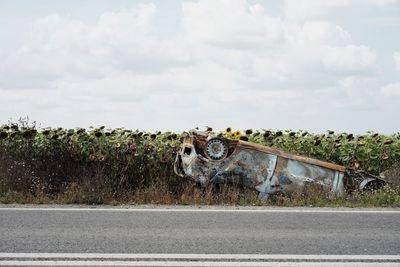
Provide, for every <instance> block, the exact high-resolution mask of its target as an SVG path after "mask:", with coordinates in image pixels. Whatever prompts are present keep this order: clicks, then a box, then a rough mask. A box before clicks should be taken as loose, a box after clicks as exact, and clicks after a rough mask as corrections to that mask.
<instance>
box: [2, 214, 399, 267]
mask: <svg viewBox="0 0 400 267" xmlns="http://www.w3.org/2000/svg"><path fill="white" fill-rule="evenodd" d="M327 255H330V256H327ZM345 255H347V256H345ZM399 255H400V210H370V209H368V210H365V209H361V210H356V209H316V208H315V209H314V208H313V209H304V208H287V209H280V208H279V209H278V208H265V207H264V208H252V209H250V208H241V209H232V208H223V207H217V208H200V209H199V208H190V207H189V208H174V207H172V208H171V207H169V208H165V207H162V208H160V207H158V208H141V207H139V208H132V207H130V208H112V207H111V208H104V207H100V208H80V207H77V208H75V207H67V208H65V207H63V206H55V207H44V208H43V207H40V206H38V207H30V206H29V207H26V206H22V207H10V206H0V265H7V264H9V265H13V264H15V265H23V264H26V265H34V264H37V265H46V264H49V265H57V264H61V265H62V264H63V263H65V264H67V263H71V262H74V264H76V265H80V264H83V265H91V263H93V265H99V263H102V264H104V265H107V264H108V263H110V264H111V263H114V264H117V263H118V262H120V263H121V265H127V266H128V265H130V264H133V265H131V266H136V265H138V264H139V263H141V264H143V265H146V264H150V263H154V262H156V263H159V262H162V263H163V264H164V265H161V266H189V265H188V264H189V263H190V264H191V265H190V266H204V265H201V263H203V264H205V263H207V264H206V265H208V264H209V265H210V266H227V265H224V264H225V263H226V264H227V263H229V264H231V265H229V266H244V265H245V264H244V263H246V264H250V265H247V266H267V263H268V262H269V263H271V266H292V265H290V264H292V263H295V264H297V265H299V264H301V263H302V262H303V263H304V264H305V265H304V266H313V264H316V265H315V266H345V265H346V264H347V265H348V266H368V264H371V265H370V266H376V265H377V264H378V263H379V264H381V266H400V256H399ZM187 257H189V258H187ZM207 257H212V258H211V259H209V258H207ZM224 257H225V258H224ZM254 257H259V258H254ZM329 257H333V258H331V259H329ZM224 262H225V263H224ZM28 263H29V264H28ZM360 263H361V265H357V264H360ZM135 264H136V265H135ZM165 264H167V265H165ZM168 264H175V265H168ZM179 264H181V265H179ZM196 264H200V265H196ZM212 264H217V265H212ZM218 264H219V265H218ZM235 264H237V265H235ZM251 264H253V265H251ZM257 264H258V265H257ZM280 264H281V265H280ZM335 264H339V265H335ZM67 265H68V264H67ZM297 265H296V266H297ZM299 266H300V265H299Z"/></svg>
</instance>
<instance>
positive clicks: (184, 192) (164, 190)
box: [0, 120, 400, 207]
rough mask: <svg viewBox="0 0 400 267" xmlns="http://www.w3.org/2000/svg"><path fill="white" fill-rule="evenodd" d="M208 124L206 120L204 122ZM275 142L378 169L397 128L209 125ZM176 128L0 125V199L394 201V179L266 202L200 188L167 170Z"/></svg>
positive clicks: (398, 197)
mask: <svg viewBox="0 0 400 267" xmlns="http://www.w3.org/2000/svg"><path fill="white" fill-rule="evenodd" d="M207 130H208V131H212V129H211V128H209V129H207ZM215 134H217V135H220V136H225V137H228V138H237V139H243V140H248V141H250V142H255V143H259V144H262V145H267V146H272V147H277V148H279V149H282V150H285V151H287V152H290V153H295V154H301V155H305V156H310V157H313V158H317V159H321V160H324V161H329V162H334V163H337V164H341V165H345V166H349V167H352V168H355V169H364V170H366V171H367V172H369V173H371V174H375V175H379V174H380V173H382V172H383V171H385V170H388V169H390V167H391V166H394V165H396V164H398V163H399V162H400V134H399V133H398V134H393V135H382V134H378V133H373V132H370V133H366V134H364V135H353V134H351V133H335V132H333V131H327V132H326V133H322V134H312V133H308V132H306V131H291V130H287V131H272V130H246V131H243V132H240V131H233V130H232V129H230V128H227V130H226V131H224V132H221V133H215ZM179 138H180V134H177V133H172V132H164V133H162V132H159V131H158V132H153V133H149V132H143V131H139V130H128V129H123V128H117V129H107V128H105V127H98V128H89V129H83V128H77V129H63V128H40V129H39V128H38V127H36V125H35V123H31V124H29V123H28V122H27V121H26V120H20V121H19V122H18V123H11V122H10V123H7V124H4V125H0V202H1V203H82V204H122V203H129V204H229V205H231V204H234V205H283V206H298V205H301V206H350V207H353V206H354V207H356V206H383V207H399V206H400V191H399V189H398V186H399V179H397V178H396V179H392V180H390V181H389V182H391V186H390V187H386V188H383V189H382V190H380V191H377V192H363V193H361V192H355V193H353V194H351V195H348V196H346V197H345V198H333V197H332V196H330V195H328V194H326V195H325V194H316V193H314V194H312V193H311V194H309V193H306V192H301V193H299V195H296V196H292V197H291V198H287V197H283V196H277V197H274V198H273V199H271V200H268V201H267V202H260V201H258V200H257V195H256V193H255V192H253V191H251V190H248V189H245V188H239V187H235V186H221V187H219V188H215V187H210V188H207V189H200V188H196V187H194V186H193V184H192V183H191V182H189V181H185V180H182V179H181V178H178V177H176V176H175V174H174V172H173V162H174V159H175V155H176V152H177V150H178V149H179V146H180V142H179Z"/></svg>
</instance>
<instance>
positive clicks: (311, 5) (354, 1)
mask: <svg viewBox="0 0 400 267" xmlns="http://www.w3.org/2000/svg"><path fill="white" fill-rule="evenodd" d="M284 6H285V7H284V9H285V14H286V17H288V18H305V19H310V18H320V17H326V16H329V15H331V14H332V13H335V12H341V11H344V10H350V9H351V8H352V7H356V8H357V9H360V8H362V7H370V8H382V7H387V6H400V1H399V0H335V1H321V0H286V1H285V5H284Z"/></svg>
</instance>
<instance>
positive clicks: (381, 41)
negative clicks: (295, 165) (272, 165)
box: [0, 0, 400, 134]
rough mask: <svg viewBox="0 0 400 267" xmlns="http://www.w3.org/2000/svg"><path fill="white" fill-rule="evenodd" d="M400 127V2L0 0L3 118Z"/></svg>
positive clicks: (180, 127) (388, 130) (177, 127)
mask: <svg viewBox="0 0 400 267" xmlns="http://www.w3.org/2000/svg"><path fill="white" fill-rule="evenodd" d="M26 116H28V117H29V120H30V121H31V122H33V121H36V123H37V125H38V126H40V127H47V126H53V127H71V128H72V127H89V126H95V127H96V126H102V125H105V126H106V127H112V128H115V127H125V128H128V129H140V130H148V131H155V130H161V131H169V130H172V131H184V130H186V131H187V130H190V129H192V128H194V127H199V128H200V129H203V128H204V127H206V126H211V127H213V128H214V129H216V130H222V129H224V128H226V127H232V128H234V129H242V130H243V129H249V128H251V129H260V130H261V129H272V130H276V129H291V130H298V129H303V130H307V131H311V132H315V133H320V132H325V131H326V130H335V131H340V132H352V133H365V132H367V131H375V132H380V133H385V134H392V133H397V132H399V131H400V122H399V117H400V0H335V1H321V0H286V1H284V0H282V1H279V0H274V1H273V0H269V1H267V0H266V1H262V0H248V1H246V0H200V1H177V0H169V1H156V0H154V1H151V0H143V1H141V0H138V1H124V0H113V1H111V0H109V1H105V0H97V1H92V0H79V1H76V0H69V1H53V0H35V1H28V0H27V1H22V0H0V124H1V123H7V122H8V121H13V122H15V121H17V120H18V119H19V118H20V117H26Z"/></svg>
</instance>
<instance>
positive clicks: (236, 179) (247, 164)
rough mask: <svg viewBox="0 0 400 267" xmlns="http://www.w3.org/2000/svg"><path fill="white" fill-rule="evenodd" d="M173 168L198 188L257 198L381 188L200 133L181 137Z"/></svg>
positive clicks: (332, 167)
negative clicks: (249, 192) (240, 189)
mask: <svg viewBox="0 0 400 267" xmlns="http://www.w3.org/2000/svg"><path fill="white" fill-rule="evenodd" d="M174 170H175V173H176V174H177V175H178V176H181V177H186V178H189V179H191V180H193V181H195V182H197V183H198V184H200V185H201V186H203V187H206V186H207V185H209V184H210V183H214V184H220V183H233V184H241V185H243V186H246V187H250V188H253V189H255V190H257V191H258V192H259V198H261V199H266V198H268V197H269V196H270V195H274V194H277V193H282V194H285V195H288V196H291V195H292V194H293V193H295V192H302V191H303V190H305V189H306V188H313V189H312V190H315V189H319V190H322V191H325V192H332V193H333V194H335V195H337V196H343V195H344V194H345V193H346V192H349V191H354V190H365V189H376V188H380V187H381V186H383V185H384V184H385V181H384V180H382V179H380V178H379V177H376V176H373V175H370V174H367V173H365V172H363V171H356V170H353V169H350V168H346V167H344V166H341V165H337V164H334V163H330V162H325V161H321V160H317V159H313V158H309V157H304V156H300V155H293V154H290V153H287V152H284V151H281V150H279V149H276V148H272V147H267V146H263V145H259V144H254V143H250V142H247V141H242V140H231V139H227V138H223V137H216V136H213V135H210V134H209V133H208V132H201V131H192V132H191V133H190V134H184V135H183V137H182V146H181V149H180V150H179V152H178V153H177V156H176V160H175V164H174Z"/></svg>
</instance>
